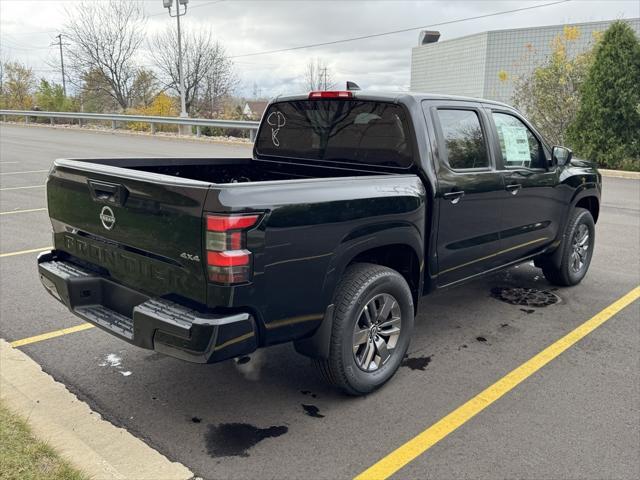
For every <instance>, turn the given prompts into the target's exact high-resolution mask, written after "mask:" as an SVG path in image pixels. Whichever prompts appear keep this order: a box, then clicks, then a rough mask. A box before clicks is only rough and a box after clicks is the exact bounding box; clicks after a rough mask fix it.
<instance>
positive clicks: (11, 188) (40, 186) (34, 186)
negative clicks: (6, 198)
mask: <svg viewBox="0 0 640 480" xmlns="http://www.w3.org/2000/svg"><path fill="white" fill-rule="evenodd" d="M25 188H44V185H29V186H28V187H5V188H0V191H5V190H24V189H25Z"/></svg>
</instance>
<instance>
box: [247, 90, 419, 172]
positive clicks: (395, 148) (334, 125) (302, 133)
mask: <svg viewBox="0 0 640 480" xmlns="http://www.w3.org/2000/svg"><path fill="white" fill-rule="evenodd" d="M410 132H411V130H410V128H409V123H408V120H407V117H406V114H405V111H404V109H403V108H402V107H401V106H399V105H397V104H393V103H386V102H374V101H364V100H335V99H331V100H299V101H290V102H281V103H275V104H272V105H271V106H270V107H269V109H268V110H267V112H266V113H265V115H264V117H263V124H262V126H261V127H260V132H259V133H258V138H257V139H256V153H257V154H258V155H260V156H268V157H279V158H291V159H302V160H319V161H328V162H340V163H355V164H362V165H380V166H394V167H402V168H406V167H409V166H410V165H411V164H412V163H413V142H412V137H411V134H410Z"/></svg>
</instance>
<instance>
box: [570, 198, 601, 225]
mask: <svg viewBox="0 0 640 480" xmlns="http://www.w3.org/2000/svg"><path fill="white" fill-rule="evenodd" d="M574 207H578V208H584V209H586V210H589V212H590V213H591V216H592V217H593V222H594V223H598V217H599V215H600V200H599V199H598V197H597V196H596V195H589V194H587V195H584V196H582V197H581V198H579V199H578V200H577V201H576V202H575V204H574Z"/></svg>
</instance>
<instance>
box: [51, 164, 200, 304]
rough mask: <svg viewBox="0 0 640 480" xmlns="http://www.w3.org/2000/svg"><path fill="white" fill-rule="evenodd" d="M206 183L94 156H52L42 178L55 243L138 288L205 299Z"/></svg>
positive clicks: (150, 292) (156, 292) (61, 248)
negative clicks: (84, 158) (89, 159)
mask: <svg viewBox="0 0 640 480" xmlns="http://www.w3.org/2000/svg"><path fill="white" fill-rule="evenodd" d="M93 162H96V163H93ZM111 163H112V162H111ZM123 164H124V159H123ZM209 186H210V184H209V183H206V182H201V181H196V180H189V179H184V178H174V177H169V176H165V175H160V174H156V173H149V172H143V171H137V170H133V169H128V168H120V167H117V166H113V165H106V164H103V163H99V160H98V161H92V162H85V161H79V160H56V162H55V163H54V166H53V168H52V171H51V173H50V175H49V178H48V180H47V202H48V206H49V216H50V217H51V222H52V225H53V230H54V244H55V248H56V249H57V250H60V251H63V252H66V253H68V254H69V255H71V256H73V257H76V258H78V259H80V260H82V261H85V262H87V263H88V264H90V265H93V266H96V267H99V268H100V269H102V270H103V271H104V272H106V273H107V274H108V275H109V276H110V277H111V278H112V279H114V280H115V281H118V282H120V283H122V284H124V285H129V286H132V287H134V288H135V289H137V290H142V291H145V292H147V293H149V294H151V295H155V296H177V297H182V298H185V299H189V300H193V301H195V302H198V303H205V301H206V280H205V272H204V268H203V265H202V262H201V261H200V258H201V255H202V253H201V252H202V241H203V233H202V232H203V229H202V225H203V223H202V222H203V220H202V214H203V205H204V202H205V199H206V196H207V192H208V189H209Z"/></svg>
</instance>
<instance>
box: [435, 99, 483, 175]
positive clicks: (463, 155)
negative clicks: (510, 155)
mask: <svg viewBox="0 0 640 480" xmlns="http://www.w3.org/2000/svg"><path fill="white" fill-rule="evenodd" d="M438 119H439V121H440V128H441V129H442V136H443V137H444V146H445V148H446V159H447V162H448V163H449V166H450V167H451V168H453V169H454V170H462V169H468V168H487V167H488V166H489V156H488V155H487V146H486V142H485V138H484V134H483V132H482V128H481V126H480V119H479V118H478V113H477V112H475V111H473V110H446V109H438Z"/></svg>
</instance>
